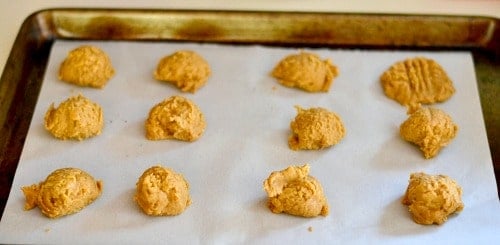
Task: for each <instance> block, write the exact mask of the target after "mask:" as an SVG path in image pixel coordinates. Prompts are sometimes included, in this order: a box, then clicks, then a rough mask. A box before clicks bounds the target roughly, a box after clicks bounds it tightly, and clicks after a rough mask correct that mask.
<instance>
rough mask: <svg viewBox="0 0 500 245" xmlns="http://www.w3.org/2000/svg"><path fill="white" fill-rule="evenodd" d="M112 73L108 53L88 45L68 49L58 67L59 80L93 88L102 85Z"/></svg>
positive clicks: (113, 71) (113, 72)
mask: <svg viewBox="0 0 500 245" xmlns="http://www.w3.org/2000/svg"><path fill="white" fill-rule="evenodd" d="M114 74H115V70H114V68H113V66H112V64H111V60H110V59H109V57H108V55H107V54H106V53H105V52H104V51H103V50H101V49H100V48H98V47H95V46H90V45H84V46H81V47H78V48H76V49H74V50H72V51H70V52H69V54H68V57H66V59H65V60H64V61H63V62H62V64H61V67H60V68H59V80H62V81H65V82H68V83H72V84H76V85H79V86H88V87H94V88H102V87H104V85H106V83H107V82H108V80H109V79H111V77H113V75H114Z"/></svg>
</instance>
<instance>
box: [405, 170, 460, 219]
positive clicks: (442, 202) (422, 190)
mask: <svg viewBox="0 0 500 245" xmlns="http://www.w3.org/2000/svg"><path fill="white" fill-rule="evenodd" d="M402 203H403V204H404V205H407V206H408V210H409V211H410V213H411V214H412V216H413V220H414V221H415V222H416V223H418V224H422V225H431V224H438V225H440V224H443V223H444V222H445V221H446V220H447V219H448V216H449V215H451V214H454V213H458V212H460V211H462V209H463V208H464V204H463V203H462V188H461V187H460V186H459V185H458V184H457V183H456V182H455V181H454V180H452V179H451V178H449V177H448V176H445V175H428V174H425V173H412V174H411V175H410V181H409V184H408V188H407V190H406V193H405V195H404V197H403V200H402Z"/></svg>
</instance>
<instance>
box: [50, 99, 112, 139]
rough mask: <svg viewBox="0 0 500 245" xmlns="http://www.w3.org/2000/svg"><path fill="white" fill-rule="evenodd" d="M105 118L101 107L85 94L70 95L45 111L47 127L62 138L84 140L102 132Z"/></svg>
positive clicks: (55, 135) (57, 136)
mask: <svg viewBox="0 0 500 245" xmlns="http://www.w3.org/2000/svg"><path fill="white" fill-rule="evenodd" d="M103 126H104V119H103V113H102V109H101V107H100V106H99V105H98V104H97V103H94V102H92V101H91V100H89V99H87V98H85V97H84V96H83V95H78V96H74V97H70V98H69V99H67V100H66V101H64V102H62V103H61V104H60V105H59V107H57V108H54V104H52V105H50V108H49V109H48V110H47V112H46V113H45V129H47V130H48V131H49V132H50V133H51V134H52V135H54V137H56V138H58V139H62V140H66V139H74V140H83V139H86V138H89V137H92V136H96V135H99V134H101V130H102V128H103Z"/></svg>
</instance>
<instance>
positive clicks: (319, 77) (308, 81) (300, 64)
mask: <svg viewBox="0 0 500 245" xmlns="http://www.w3.org/2000/svg"><path fill="white" fill-rule="evenodd" d="M338 73H339V72H338V69H337V67H336V66H334V65H333V64H332V62H331V61H330V60H329V59H326V60H321V59H320V58H319V56H318V55H316V54H313V53H308V52H303V51H302V52H300V53H299V54H293V55H289V56H287V57H285V58H284V59H283V60H281V61H280V62H279V63H278V65H276V67H275V68H274V70H273V71H272V73H271V75H272V76H273V77H275V78H276V79H278V82H279V83H281V84H283V85H285V86H287V87H296V88H299V89H303V90H305V91H308V92H328V90H329V89H330V86H331V84H332V81H333V79H334V78H335V77H337V76H338Z"/></svg>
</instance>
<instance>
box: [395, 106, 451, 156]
mask: <svg viewBox="0 0 500 245" xmlns="http://www.w3.org/2000/svg"><path fill="white" fill-rule="evenodd" d="M457 132H458V126H457V125H456V124H455V123H454V122H453V120H452V119H451V117H450V116H449V115H448V114H446V113H445V112H444V111H442V110H439V109H436V108H424V107H419V108H418V109H417V110H416V111H414V112H411V114H410V116H409V117H408V119H407V120H406V121H404V122H403V123H402V124H401V126H400V128H399V133H400V135H401V137H402V138H403V139H404V140H406V141H409V142H411V143H414V144H415V145H418V146H419V147H420V150H421V151H422V152H423V154H424V157H425V158H432V157H434V156H436V155H437V154H438V153H439V151H440V150H441V148H443V147H445V146H446V145H448V144H449V143H450V142H451V140H452V139H453V138H455V136H456V135H457Z"/></svg>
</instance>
